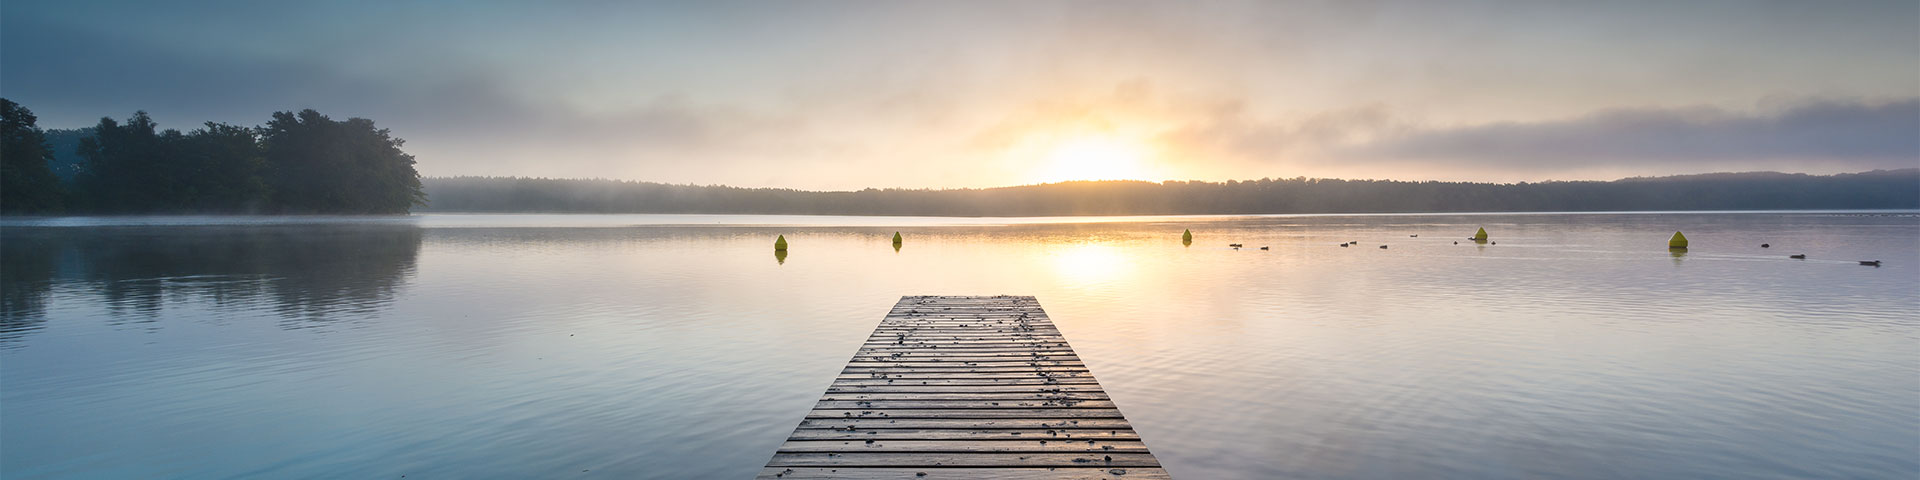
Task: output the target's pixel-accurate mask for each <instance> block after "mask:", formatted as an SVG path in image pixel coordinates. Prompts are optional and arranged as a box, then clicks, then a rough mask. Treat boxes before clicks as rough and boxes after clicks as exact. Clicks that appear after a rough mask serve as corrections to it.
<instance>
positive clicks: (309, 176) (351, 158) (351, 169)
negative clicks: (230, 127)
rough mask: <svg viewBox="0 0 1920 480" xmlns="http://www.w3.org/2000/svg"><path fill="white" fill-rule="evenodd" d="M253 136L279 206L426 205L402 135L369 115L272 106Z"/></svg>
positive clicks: (355, 209)
mask: <svg viewBox="0 0 1920 480" xmlns="http://www.w3.org/2000/svg"><path fill="white" fill-rule="evenodd" d="M260 137H261V140H262V143H263V144H264V152H265V157H266V175H265V178H266V183H267V186H268V188H270V189H271V190H272V192H273V193H272V201H273V204H274V205H275V207H277V208H278V209H280V211H282V212H284V213H350V214H395V213H407V211H408V210H409V209H410V208H412V207H413V206H415V205H425V204H426V193H425V192H424V191H422V190H421V188H420V174H419V172H417V171H415V170H414V167H413V165H414V160H413V156H412V155H408V154H407V153H406V152H404V151H401V150H400V145H401V144H402V143H404V141H402V140H401V139H398V138H393V137H392V135H391V134H390V132H388V131H387V130H385V129H379V128H375V127H374V125H373V121H372V120H367V119H364V118H350V119H347V120H346V121H334V120H333V119H330V118H327V117H326V116H325V115H321V114H320V112H316V111H313V110H311V109H308V110H302V111H300V112H299V113H297V114H296V113H293V112H274V114H273V120H271V121H268V122H267V125H266V126H265V127H261V129H260Z"/></svg>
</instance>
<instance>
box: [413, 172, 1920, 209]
mask: <svg viewBox="0 0 1920 480" xmlns="http://www.w3.org/2000/svg"><path fill="white" fill-rule="evenodd" d="M425 184H426V190H427V192H428V194H429V195H431V196H432V197H433V199H434V202H433V205H432V206H431V207H430V209H431V210H433V211H444V212H592V213H744V214H820V215H829V214H830V215H954V216H1044V215H1175V214H1262V213H1371V212H1383V213H1384V212H1476V211H1479V212H1495V211H1629V210H1761V209H1887V208H1920V169H1902V170H1894V171H1872V172H1864V173H1857V174H1841V175H1826V176H1821V175H1802V174H1784V173H1772V172H1756V173H1720V174H1707V175H1687V176H1675V177H1660V178H1629V179H1624V180H1616V181H1611V182H1589V181H1582V182H1542V183H1516V184H1492V183H1464V182H1403V181H1387V180H1338V179H1309V178H1293V179H1278V180H1276V179H1261V180H1255V181H1246V182H1238V181H1228V182H1225V183H1214V182H1181V181H1169V182H1161V183H1153V182H1134V181H1105V182H1066V183H1055V184H1046V185H1029V186H1021V187H1005V188H988V189H955V190H905V189H885V190H880V189H866V190H860V191H853V192H811V191H802V190H792V189H784V188H738V187H726V186H695V185H668V184H660V183H648V182H627V181H617V180H561V179H545V178H510V177H452V178H427V179H426V180H425Z"/></svg>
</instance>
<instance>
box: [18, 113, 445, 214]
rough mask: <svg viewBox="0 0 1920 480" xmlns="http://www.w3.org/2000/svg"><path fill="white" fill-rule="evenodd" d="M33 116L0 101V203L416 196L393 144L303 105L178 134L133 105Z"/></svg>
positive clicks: (86, 209)
mask: <svg viewBox="0 0 1920 480" xmlns="http://www.w3.org/2000/svg"><path fill="white" fill-rule="evenodd" d="M36 123H37V119H36V118H35V117H34V115H33V112H32V111H30V110H28V109H27V108H25V107H23V106H21V105H20V104H17V103H14V102H13V101H11V100H6V99H0V130H3V131H0V212H4V213H6V214H15V215H18V214H26V215H63V214H65V215H72V214H112V215H118V214H127V215H131V214H175V213H215V214H318V213H324V214H404V213H407V212H408V211H409V210H410V209H411V208H412V207H415V206H418V205H423V204H424V203H425V202H426V195H425V193H424V191H422V189H421V185H420V174H419V172H417V171H416V170H415V169H414V159H413V156H411V155H408V154H407V153H406V152H404V151H402V150H400V146H401V144H402V143H404V141H403V140H401V139H399V138H395V137H393V136H392V135H391V133H390V132H389V131H387V130H385V129H380V128H377V127H375V126H374V123H373V121H372V120H367V119H364V118H350V119H347V120H333V119H331V118H328V117H327V116H325V115H322V114H320V112H317V111H314V110H311V109H308V110H302V111H299V112H290V111H289V112H274V113H273V114H272V116H271V118H270V119H269V120H268V121H267V123H266V124H265V125H262V126H257V127H246V126H239V125H232V124H226V123H216V122H206V123H204V124H203V125H202V127H201V128H198V129H194V130H192V131H187V132H181V131H179V130H174V129H166V130H161V129H159V127H158V124H157V123H156V122H154V120H153V118H152V117H150V116H148V115H147V113H146V112H144V111H142V112H135V113H134V114H133V116H131V117H128V118H127V119H126V120H125V121H124V122H123V121H117V120H114V119H112V118H101V119H100V122H99V123H98V124H96V125H94V126H92V127H88V128H84V129H74V130H53V131H48V130H42V129H41V128H39V126H38V125H37V124H36Z"/></svg>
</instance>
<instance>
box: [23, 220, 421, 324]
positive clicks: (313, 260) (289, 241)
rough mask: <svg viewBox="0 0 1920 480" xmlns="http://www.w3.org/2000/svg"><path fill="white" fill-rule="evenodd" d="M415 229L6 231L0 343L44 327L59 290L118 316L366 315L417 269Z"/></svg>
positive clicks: (321, 319) (293, 319)
mask: <svg viewBox="0 0 1920 480" xmlns="http://www.w3.org/2000/svg"><path fill="white" fill-rule="evenodd" d="M420 245H421V230H420V229H419V228H417V227H414V226H411V225H348V226H297V225H293V226H207V227H200V228H185V229H183V228H174V227H154V228H149V227H128V228H7V229H5V230H4V231H0V263H4V264H5V265H6V268H4V269H0V340H4V339H13V338H18V337H19V336H21V335H24V334H26V333H29V332H32V331H34V330H36V329H38V328H39V325H40V324H41V323H42V322H44V318H45V316H46V305H47V298H48V296H49V295H50V294H51V293H52V292H54V291H55V290H56V289H58V290H61V291H70V292H72V294H76V295H80V296H83V297H91V300H92V301H94V302H98V303H99V304H100V305H104V306H105V307H106V310H107V312H108V314H109V315H110V316H112V317H113V318H112V321H115V322H152V321H155V320H158V319H160V318H161V317H162V315H163V313H164V312H165V310H167V309H168V308H170V307H171V306H174V305H181V304H187V303H194V302H206V303H208V304H210V305H211V306H212V307H214V308H218V309H226V308H234V307H244V306H247V305H250V304H256V303H263V304H265V306H266V307H267V308H266V310H269V311H272V312H274V313H275V314H277V315H278V316H279V317H280V318H282V319H284V320H285V322H283V323H282V326H283V327H286V328H302V327H306V326H312V325H316V324H325V323H332V322H340V321H344V320H353V319H358V318H363V317H365V316H367V315H369V314H371V313H374V312H376V311H378V310H379V309H381V308H382V307H384V306H386V305H387V304H389V303H391V302H392V301H393V297H394V292H395V291H396V290H397V289H398V288H400V286H402V285H403V284H404V283H405V282H406V281H407V279H408V278H409V277H410V276H411V275H412V274H413V271H414V261H415V258H416V257H417V256H418V255H419V251H420Z"/></svg>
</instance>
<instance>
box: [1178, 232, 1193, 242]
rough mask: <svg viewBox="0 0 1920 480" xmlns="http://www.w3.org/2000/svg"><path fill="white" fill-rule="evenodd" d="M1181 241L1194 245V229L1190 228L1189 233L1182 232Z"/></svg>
mask: <svg viewBox="0 0 1920 480" xmlns="http://www.w3.org/2000/svg"><path fill="white" fill-rule="evenodd" d="M1180 243H1183V244H1187V245H1193V229H1191V228H1189V229H1187V233H1182V234H1180Z"/></svg>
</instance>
